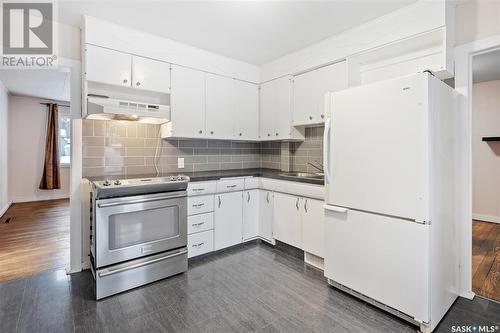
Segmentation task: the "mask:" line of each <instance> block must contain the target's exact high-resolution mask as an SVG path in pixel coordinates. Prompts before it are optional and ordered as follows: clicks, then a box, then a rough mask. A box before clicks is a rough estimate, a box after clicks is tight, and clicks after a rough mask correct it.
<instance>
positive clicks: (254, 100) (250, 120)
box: [233, 80, 259, 140]
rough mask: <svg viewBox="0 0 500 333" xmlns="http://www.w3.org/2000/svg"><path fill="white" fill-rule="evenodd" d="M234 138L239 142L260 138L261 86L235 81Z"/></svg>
mask: <svg viewBox="0 0 500 333" xmlns="http://www.w3.org/2000/svg"><path fill="white" fill-rule="evenodd" d="M233 94H234V96H233V98H234V111H235V113H234V115H235V126H234V137H235V138H236V139H238V140H240V139H241V140H258V138H259V86H258V85H256V84H253V83H248V82H244V81H239V80H234V90H233Z"/></svg>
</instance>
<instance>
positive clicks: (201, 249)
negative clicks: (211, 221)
mask: <svg viewBox="0 0 500 333" xmlns="http://www.w3.org/2000/svg"><path fill="white" fill-rule="evenodd" d="M213 250H214V231H213V230H207V231H202V232H198V233H196V234H191V235H189V236H188V258H192V257H196V256H199V255H201V254H205V253H208V252H212V251H213Z"/></svg>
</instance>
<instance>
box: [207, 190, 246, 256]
mask: <svg viewBox="0 0 500 333" xmlns="http://www.w3.org/2000/svg"><path fill="white" fill-rule="evenodd" d="M242 194H243V192H241V191H239V192H229V193H223V194H217V195H216V196H215V208H214V218H215V226H214V249H215V250H220V249H223V248H226V247H229V246H232V245H236V244H239V243H241V241H242V232H243V230H242V224H243V213H242V212H243V195H242Z"/></svg>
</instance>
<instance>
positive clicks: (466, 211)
mask: <svg viewBox="0 0 500 333" xmlns="http://www.w3.org/2000/svg"><path fill="white" fill-rule="evenodd" d="M496 49H500V35H494V36H491V37H488V38H484V39H480V40H476V41H473V42H471V43H467V44H463V45H460V46H457V47H455V89H456V90H457V91H458V92H459V93H460V94H461V95H462V96H461V98H462V99H463V101H462V104H461V106H462V107H463V108H464V110H462V111H463V112H461V114H462V116H463V119H461V120H462V125H463V129H464V134H465V135H464V136H463V137H462V138H461V139H462V140H464V141H463V142H462V144H463V145H462V146H463V147H465V151H463V154H461V156H460V161H459V162H460V163H459V165H457V167H458V168H459V174H460V176H461V177H463V178H462V179H463V180H464V182H460V184H463V185H462V186H463V187H462V188H461V189H459V191H458V193H457V194H458V195H459V197H460V199H459V202H460V215H459V223H460V224H459V233H458V242H459V247H458V249H459V253H458V254H459V264H460V271H459V290H458V293H459V295H460V296H462V297H466V298H469V299H472V298H474V296H475V293H474V292H473V291H472V84H473V82H472V58H473V57H474V56H476V55H479V54H483V53H487V52H491V51H494V50H496Z"/></svg>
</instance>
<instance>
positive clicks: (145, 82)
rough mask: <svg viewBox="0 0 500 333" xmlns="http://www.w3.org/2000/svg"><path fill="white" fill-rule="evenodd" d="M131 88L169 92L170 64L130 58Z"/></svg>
mask: <svg viewBox="0 0 500 333" xmlns="http://www.w3.org/2000/svg"><path fill="white" fill-rule="evenodd" d="M132 87H134V88H138V89H144V90H149V91H157V92H161V93H169V92H170V64H169V63H166V62H162V61H157V60H152V59H148V58H143V57H136V56H134V57H133V58H132Z"/></svg>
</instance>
